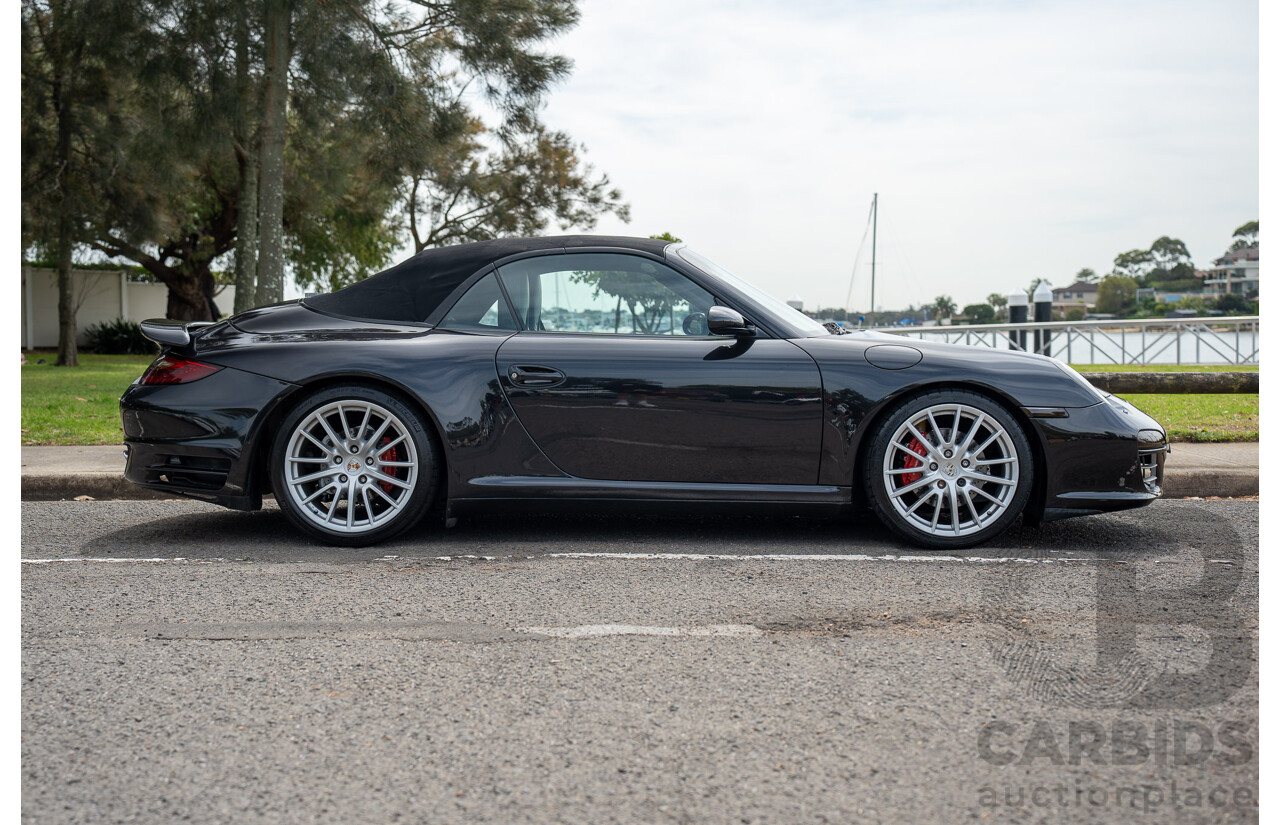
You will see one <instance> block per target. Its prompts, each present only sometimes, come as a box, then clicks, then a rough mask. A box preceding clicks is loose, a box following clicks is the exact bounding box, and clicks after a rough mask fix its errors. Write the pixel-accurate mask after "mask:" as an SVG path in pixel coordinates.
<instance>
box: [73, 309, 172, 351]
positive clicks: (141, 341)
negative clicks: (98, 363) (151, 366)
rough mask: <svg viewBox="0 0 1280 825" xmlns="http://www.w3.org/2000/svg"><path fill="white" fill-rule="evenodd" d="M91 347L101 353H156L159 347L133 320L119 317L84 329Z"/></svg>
mask: <svg viewBox="0 0 1280 825" xmlns="http://www.w3.org/2000/svg"><path fill="white" fill-rule="evenodd" d="M84 335H85V338H86V339H87V340H88V342H89V349H91V350H93V351H94V352H96V353H98V354H99V355H155V354H156V353H158V352H159V348H158V347H157V346H156V345H155V344H154V343H152V342H151V341H150V340H148V339H147V338H146V336H144V335H143V334H142V327H141V325H139V324H135V323H134V322H133V321H126V320H124V319H123V318H117V319H116V320H114V321H106V322H104V323H101V324H94V325H93V326H91V327H89V328H88V329H86V330H85V331H84Z"/></svg>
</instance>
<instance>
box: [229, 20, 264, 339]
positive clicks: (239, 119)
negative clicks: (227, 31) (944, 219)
mask: <svg viewBox="0 0 1280 825" xmlns="http://www.w3.org/2000/svg"><path fill="white" fill-rule="evenodd" d="M252 90H253V83H252V82H251V80H250V78H249V21H248V19H247V17H246V16H245V15H243V14H241V15H238V16H237V24H236V121H235V122H236V134H235V143H236V162H237V164H238V165H239V168H240V184H239V198H238V199H237V204H236V303H235V307H234V309H233V310H232V311H233V312H234V313H235V314H237V315H238V314H239V313H241V312H244V311H246V310H249V309H253V307H255V306H257V303H256V302H255V293H256V292H257V283H258V148H257V146H256V145H254V141H253V138H252V134H253V132H254V131H255V128H254V127H253V126H251V124H250V114H251V113H252V112H253V111H254V105H253V104H254V103H256V97H255V96H254V95H253V94H252Z"/></svg>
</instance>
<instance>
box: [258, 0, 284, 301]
mask: <svg viewBox="0 0 1280 825" xmlns="http://www.w3.org/2000/svg"><path fill="white" fill-rule="evenodd" d="M266 18H267V19H266V24H267V25H266V30H267V59H266V79H265V93H264V95H263V113H262V115H263V117H262V137H261V146H260V151H261V160H260V161H259V163H258V173H259V179H258V186H259V189H258V200H259V204H258V206H259V216H260V221H261V225H260V227H259V230H260V234H259V244H260V245H259V248H258V285H257V295H256V296H255V299H256V301H257V303H258V304H274V303H278V302H279V301H281V300H283V299H284V138H285V113H286V107H287V105H288V99H289V21H290V9H289V3H288V0H268V2H267V4H266Z"/></svg>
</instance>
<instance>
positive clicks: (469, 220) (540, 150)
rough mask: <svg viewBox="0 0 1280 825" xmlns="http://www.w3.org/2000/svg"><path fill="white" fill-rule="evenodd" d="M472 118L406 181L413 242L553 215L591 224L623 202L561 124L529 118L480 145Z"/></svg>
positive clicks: (472, 234) (471, 234) (528, 223)
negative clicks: (496, 142)
mask: <svg viewBox="0 0 1280 825" xmlns="http://www.w3.org/2000/svg"><path fill="white" fill-rule="evenodd" d="M484 133H485V130H484V127H483V125H482V124H480V122H479V121H478V120H473V121H472V123H471V127H470V130H469V132H468V133H467V134H465V135H464V136H462V137H460V138H459V140H458V141H457V142H456V143H455V144H454V146H453V147H452V151H450V152H444V153H441V154H440V155H437V156H436V157H434V158H431V159H430V160H431V162H430V163H429V164H428V165H426V166H424V167H423V168H421V169H418V170H416V171H415V172H414V173H413V174H412V176H411V178H410V184H409V196H408V202H407V212H408V219H409V231H410V234H411V235H412V237H413V243H414V249H415V250H416V251H418V252H421V251H422V250H423V249H426V248H428V247H432V246H443V245H447V244H453V243H463V242H466V241H479V240H486V239H488V238H494V237H498V236H500V235H507V234H524V235H535V234H538V233H540V232H541V231H542V230H543V229H545V228H546V226H547V224H548V223H549V222H550V221H552V220H554V221H556V222H557V223H558V224H559V225H560V227H561V228H562V229H567V228H569V227H570V226H583V227H591V226H593V225H594V224H595V221H596V219H597V217H598V216H599V215H600V214H602V213H604V212H613V213H615V214H617V215H618V216H619V217H620V218H622V219H623V220H627V219H628V218H629V210H628V207H627V205H626V204H625V203H623V202H622V193H621V192H619V191H618V190H617V189H616V188H613V187H611V186H610V184H609V178H608V176H606V175H599V176H596V175H595V173H594V170H593V169H592V167H591V165H590V164H586V163H584V162H583V161H582V157H581V152H582V147H580V146H577V145H575V144H574V143H573V141H572V139H571V138H570V137H569V136H568V135H567V134H565V133H563V132H552V131H550V130H548V129H546V128H545V127H543V126H542V125H541V124H536V123H535V124H534V125H532V126H530V127H528V128H525V129H522V130H520V131H519V132H514V133H511V134H508V135H507V137H506V139H505V140H504V141H503V142H502V144H501V146H500V148H499V149H496V150H490V149H487V148H486V147H485V145H484V143H483V142H482V139H481V138H482V137H483V136H484Z"/></svg>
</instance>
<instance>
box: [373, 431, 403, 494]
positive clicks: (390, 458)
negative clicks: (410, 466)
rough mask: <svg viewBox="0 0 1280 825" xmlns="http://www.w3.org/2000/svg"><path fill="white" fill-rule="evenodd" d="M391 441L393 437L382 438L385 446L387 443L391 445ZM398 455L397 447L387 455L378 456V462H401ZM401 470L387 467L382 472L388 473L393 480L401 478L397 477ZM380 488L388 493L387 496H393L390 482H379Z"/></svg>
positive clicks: (387, 452) (386, 453)
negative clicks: (398, 471) (397, 472)
mask: <svg viewBox="0 0 1280 825" xmlns="http://www.w3.org/2000/svg"><path fill="white" fill-rule="evenodd" d="M390 441H391V436H389V435H384V436H383V437H382V443H383V444H387V443H389V442H390ZM379 446H381V445H379ZM396 455H397V453H396V448H395V447H392V448H391V449H390V450H387V451H386V452H385V453H383V454H382V455H380V456H378V461H380V462H386V461H399V459H398V458H396ZM399 469H400V468H399V467H387V468H386V469H384V470H382V472H384V473H386V474H387V475H389V476H391V477H392V478H399V477H400V476H398V475H396V471H397V470H399ZM378 486H379V487H381V488H382V492H384V493H386V494H387V495H391V482H390V481H379V482H378Z"/></svg>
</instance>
